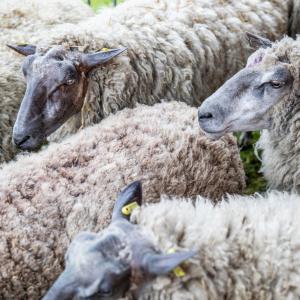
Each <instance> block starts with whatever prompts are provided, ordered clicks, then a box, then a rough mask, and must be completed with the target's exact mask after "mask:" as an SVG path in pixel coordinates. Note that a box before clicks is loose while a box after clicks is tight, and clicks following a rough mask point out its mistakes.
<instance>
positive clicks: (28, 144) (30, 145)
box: [17, 137, 47, 152]
mask: <svg viewBox="0 0 300 300" xmlns="http://www.w3.org/2000/svg"><path fill="white" fill-rule="evenodd" d="M46 142H47V140H46V139H44V138H32V137H27V138H26V139H24V141H23V142H22V143H20V144H18V145H17V148H18V149H19V150H21V151H30V152H35V151H38V150H40V149H41V147H42V146H43V145H44V144H45V143H46Z"/></svg>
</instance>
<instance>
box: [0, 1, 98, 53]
mask: <svg viewBox="0 0 300 300" xmlns="http://www.w3.org/2000/svg"><path fill="white" fill-rule="evenodd" d="M93 15H94V13H93V11H92V9H91V8H90V7H89V6H88V5H86V4H85V3H84V2H83V1H80V0H66V1H61V0H48V1H39V0H23V1H18V0H2V1H1V2H0V28H1V33H2V35H1V38H0V40H1V45H0V49H1V50H3V49H5V47H6V43H10V42H11V40H12V39H14V40H15V41H16V42H18V43H22V42H25V41H26V40H27V39H30V36H31V35H32V33H33V32H36V31H37V30H40V29H41V28H43V29H50V28H51V27H52V26H53V25H55V24H60V23H77V22H79V21H81V20H83V19H86V18H89V17H92V16H93Z"/></svg>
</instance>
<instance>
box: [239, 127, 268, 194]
mask: <svg viewBox="0 0 300 300" xmlns="http://www.w3.org/2000/svg"><path fill="white" fill-rule="evenodd" d="M238 137H239V138H240V137H241V136H240V135H238ZM258 139H259V132H252V133H251V135H250V139H249V140H248V141H247V142H246V144H245V145H243V147H242V148H241V152H240V154H241V159H242V161H243V164H244V168H245V172H246V183H247V187H246V191H245V192H246V194H253V193H255V192H264V191H265V190H266V181H265V179H264V177H263V175H262V173H259V170H260V167H261V163H260V161H259V160H258V158H257V157H256V155H255V153H254V147H255V143H256V142H257V140H258Z"/></svg>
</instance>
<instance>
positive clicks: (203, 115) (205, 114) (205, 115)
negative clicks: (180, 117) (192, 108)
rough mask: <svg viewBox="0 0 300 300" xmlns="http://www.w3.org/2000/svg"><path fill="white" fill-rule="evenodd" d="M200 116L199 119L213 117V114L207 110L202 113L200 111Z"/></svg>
mask: <svg viewBox="0 0 300 300" xmlns="http://www.w3.org/2000/svg"><path fill="white" fill-rule="evenodd" d="M198 118H199V120H205V119H212V118H213V115H212V114H211V113H209V112H207V113H200V112H199V114H198Z"/></svg>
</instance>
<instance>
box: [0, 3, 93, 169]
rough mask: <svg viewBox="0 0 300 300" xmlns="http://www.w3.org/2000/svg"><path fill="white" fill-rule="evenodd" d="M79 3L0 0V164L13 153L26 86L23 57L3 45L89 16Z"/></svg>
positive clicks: (27, 38) (86, 9) (91, 13)
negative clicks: (16, 128)
mask: <svg viewBox="0 0 300 300" xmlns="http://www.w3.org/2000/svg"><path fill="white" fill-rule="evenodd" d="M93 15H94V14H93V12H92V10H91V8H90V7H89V6H87V5H86V4H85V3H84V2H83V1H81V0H64V1H61V0H47V1H40V0H22V1H19V0H1V1H0V30H1V35H0V61H1V65H0V69H1V70H0V163H2V162H4V161H8V160H10V159H11V158H12V157H13V156H14V155H15V153H16V149H15V148H14V147H13V144H12V128H13V124H14V122H15V118H16V116H17V112H18V109H19V107H20V102H21V100H22V97H23V95H24V93H25V89H26V84H25V81H24V78H23V74H22V72H21V64H22V60H23V56H21V55H15V54H14V53H13V52H12V51H11V50H9V49H8V48H7V46H6V45H7V44H24V43H28V42H29V40H30V39H31V38H32V35H33V33H34V36H39V34H41V35H42V36H43V35H45V34H46V33H45V32H44V31H43V30H49V29H50V28H51V27H53V26H54V25H56V24H59V23H66V22H68V23H77V22H79V21H80V20H83V19H86V18H88V17H91V16H93Z"/></svg>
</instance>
